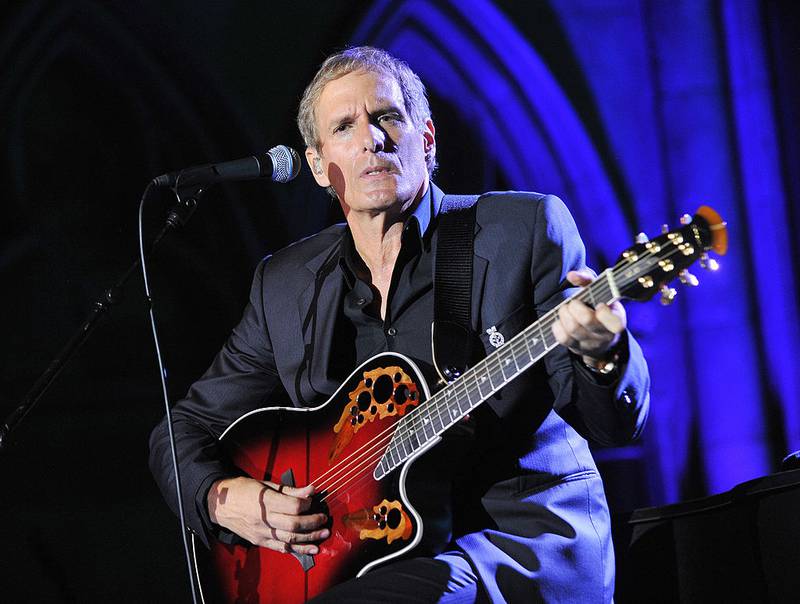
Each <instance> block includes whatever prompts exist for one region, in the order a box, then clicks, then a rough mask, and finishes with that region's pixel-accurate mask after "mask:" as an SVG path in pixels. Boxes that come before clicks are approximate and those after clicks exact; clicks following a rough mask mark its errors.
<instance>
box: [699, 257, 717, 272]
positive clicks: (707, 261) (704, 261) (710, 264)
mask: <svg viewBox="0 0 800 604" xmlns="http://www.w3.org/2000/svg"><path fill="white" fill-rule="evenodd" d="M700 266H702V267H703V268H704V269H706V270H707V271H716V270H719V262H717V261H716V260H714V258H709V257H708V254H702V255H701V256H700Z"/></svg>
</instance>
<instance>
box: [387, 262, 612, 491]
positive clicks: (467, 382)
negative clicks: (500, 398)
mask: <svg viewBox="0 0 800 604" xmlns="http://www.w3.org/2000/svg"><path fill="white" fill-rule="evenodd" d="M572 299H576V300H580V301H581V302H584V303H585V304H587V305H589V306H592V307H595V306H597V305H598V304H600V303H604V304H611V303H612V302H614V301H616V300H619V299H620V295H619V290H618V289H617V284H616V282H615V279H614V275H613V272H612V269H608V270H606V271H604V272H603V273H602V274H601V275H600V277H599V278H598V279H596V280H595V281H593V282H592V283H591V284H590V285H589V286H587V287H585V288H583V289H581V290H580V291H579V292H578V293H576V294H575V295H574V296H571V297H570V298H569V299H567V300H564V301H563V302H561V304H559V305H558V306H556V307H555V308H553V309H552V310H550V311H549V312H547V313H546V314H545V315H544V316H542V317H541V318H540V319H539V320H538V321H536V322H535V323H533V324H531V325H529V326H528V327H527V328H525V329H523V330H522V331H521V332H520V333H519V334H517V335H516V336H515V337H514V338H512V339H511V340H509V341H508V342H506V343H505V344H503V345H502V346H501V347H500V348H498V349H497V350H496V351H494V352H493V353H492V354H490V355H489V356H487V357H486V358H485V359H483V360H482V361H480V362H479V363H476V364H475V366H474V367H471V368H470V369H469V370H467V371H465V372H464V374H463V375H462V376H460V377H459V378H458V379H457V380H455V381H454V382H452V383H451V384H449V385H448V386H446V387H445V388H443V389H442V390H440V391H439V392H437V393H436V394H435V395H434V396H432V397H431V398H430V399H428V401H427V402H426V403H425V404H424V405H421V406H420V407H419V408H418V409H417V410H416V411H415V412H414V413H411V414H410V415H408V416H407V417H405V418H403V420H402V421H401V422H400V423H399V424H398V426H397V428H396V430H395V433H394V436H393V437H392V441H391V442H390V443H389V446H388V447H387V448H386V451H385V453H384V454H383V457H382V458H381V461H380V462H379V463H378V465H377V466H376V468H375V472H374V476H375V478H376V479H377V480H380V479H381V478H383V477H384V476H385V475H386V474H388V473H389V472H391V471H392V470H393V469H395V468H396V467H398V466H400V465H402V464H403V463H404V462H405V461H406V460H407V459H408V458H409V457H411V456H412V455H414V453H416V452H417V451H419V450H420V449H422V448H423V447H425V446H426V445H427V444H428V443H430V442H431V441H434V440H436V439H437V438H438V437H439V436H440V435H441V434H442V433H443V432H444V431H445V430H447V429H448V428H450V427H451V426H453V425H454V424H456V423H457V422H458V421H459V420H461V419H462V418H463V417H464V416H466V415H467V414H468V413H470V412H471V411H472V410H473V409H475V408H476V407H477V406H478V405H480V404H481V403H482V402H483V401H485V400H486V399H487V398H489V397H490V396H492V395H493V394H494V393H495V392H497V391H498V390H500V389H501V388H502V387H503V386H505V385H506V384H508V383H509V382H511V381H512V380H514V379H516V377H517V376H519V375H520V374H521V373H522V372H523V371H525V370H526V369H528V368H529V367H531V366H532V365H533V364H535V363H537V362H538V361H539V360H540V359H541V358H542V357H544V355H546V354H547V353H548V352H550V351H551V350H552V349H553V348H555V347H556V345H557V344H558V342H557V341H556V339H555V336H553V329H552V328H553V323H555V321H556V319H557V317H558V310H559V308H561V306H562V305H564V304H566V303H567V302H568V301H569V300H572Z"/></svg>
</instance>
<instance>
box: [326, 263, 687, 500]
mask: <svg viewBox="0 0 800 604" xmlns="http://www.w3.org/2000/svg"><path fill="white" fill-rule="evenodd" d="M659 251H660V250H659ZM679 251H680V250H675V251H673V252H672V253H671V254H668V255H667V257H669V256H671V255H673V254H674V253H678V252H679ZM655 253H657V252H645V253H644V254H642V258H641V259H644V258H645V257H647V256H648V255H652V254H655ZM637 260H638V259H637ZM620 264H621V265H623V267H629V266H631V265H630V263H629V262H627V261H622V262H620V263H619V264H618V265H617V266H615V267H614V268H613V269H612V273H613V272H619V270H618V267H619V265H620ZM601 277H602V276H601ZM628 281H629V282H632V281H633V279H629V280H628ZM597 282H600V283H603V288H605V289H606V291H607V293H611V292H610V291H608V284H607V283H605V282H603V281H600V279H598V280H597V281H596V283H597ZM584 293H588V294H592V293H598V294H599V293H602V291H598V292H592V291H591V290H589V288H587V289H584V290H581V292H579V293H578V294H576V295H575V296H572V297H570V298H569V299H567V300H565V301H564V302H562V303H561V304H563V303H565V302H567V301H569V300H571V299H572V298H576V297H579V296H581V294H584ZM583 297H584V298H585V297H588V296H586V295H584V296H583ZM561 304H559V306H558V307H556V308H554V309H553V310H551V311H550V312H548V313H546V314H545V315H544V316H543V317H542V319H541V320H540V321H538V322H537V323H538V326H539V328H540V329H541V328H542V327H543V326H545V325H544V323H545V322H546V321H545V319H548V318H552V317H548V315H551V314H554V312H553V311H555V310H557V309H558V308H559V307H560V306H561ZM531 327H533V326H531ZM528 331H530V330H529V329H526V330H525V331H524V332H522V333H524V335H525V336H528V335H529V334H528V333H527V332H528ZM520 335H521V334H520ZM525 339H526V340H527V337H526V338H525ZM520 341H521V340H520ZM525 344H526V348H527V349H528V356H529V358H530V356H531V355H530V350H529V348H530V347H529V345H528V343H527V341H526V342H525ZM552 346H553V347H554V346H555V344H553V345H552ZM506 356H509V355H508V354H507V355H506ZM511 356H512V357H513V355H511ZM488 360H489V361H491V362H487V363H486V364H485V365H486V366H485V368H483V370H484V372H486V373H488V375H489V382H490V385H491V392H494V391H497V390H499V389H501V388H502V387H503V386H505V385H506V383H507V382H509V381H511V380H510V379H509V378H507V377H506V376H505V375H504V373H503V367H502V365H501V364H500V356H499V355H492V356H491V357H490V358H489V359H488ZM506 360H507V361H508V359H506ZM514 360H515V363H516V364H517V366H518V363H517V357H514ZM537 360H538V359H537ZM531 364H533V362H532V361H530V362H528V363H524V365H526V366H525V367H524V369H527V366H529V365H531ZM498 369H499V376H502V379H499V380H498V383H499V385H498V386H496V387H495V386H494V383H493V380H492V378H493V377H494V378H498V377H499V376H498V371H497V370H498ZM524 369H523V370H520V371H518V373H519V372H521V371H524ZM467 377H468V376H467V375H466V374H465V375H464V376H463V378H467ZM472 377H473V378H475V376H472ZM513 378H516V375H514V376H513ZM513 378H512V379H513ZM462 381H464V380H459V382H462ZM473 381H474V383H475V384H474V387H473V388H474V390H475V391H477V393H478V395H479V397H480V399H481V402H482V401H483V400H485V398H488V397H489V396H491V393H490V394H489V395H486V396H484V395H483V393H482V392H481V390H480V385H481V382H479V381H478V380H477V379H473ZM484 381H485V380H484ZM454 385H455V384H454ZM464 389H465V390H467V393H468V392H469V390H468V389H467V388H466V386H465V387H464ZM447 390H448V391H449V390H450V389H447ZM435 398H437V397H432V398H431V399H429V401H428V402H429V403H434V405H433V406H438V405H436V404H435V403H436V401H435ZM438 398H441V397H438ZM450 398H452V396H451V397H450ZM468 398H469V397H468ZM439 402H441V401H439ZM474 406H477V405H474ZM420 410H422V408H420ZM426 410H428V411H429V410H430V409H429V408H427V406H426ZM437 411H438V413H439V415H440V423H442V424H443V427H442V429H441V430H437V431H444V430H445V429H446V428H447V427H449V426H445V425H444V424H445V422H443V421H442V419H441V409H440V408H438V409H437ZM459 411H461V415H460V416H459V419H460V417H461V416H463V413H464V411H463V409H461V407H460V405H459ZM419 415H420V414H419V413H412V414H410V415H409V416H406V418H405V419H404V420H401V421H400V422H398V423H397V424H396V425H393V426H391V427H389V428H387V429H386V430H384V431H383V433H382V434H380V435H378V436H377V437H375V438H374V439H373V441H374V442H373V446H371V447H370V449H372V450H373V452H374V449H375V447H376V446H382V445H383V443H384V442H385V441H386V438H387V437H388V436H389V434H388V433H389V432H391V431H392V429H394V432H393V434H392V436H394V437H397V438H396V440H397V442H398V445H400V446H403V449H404V453H403V454H401V455H400V458H401V461H400V462H398V463H395V464H394V466H393V467H392V468H391V469H394V467H397V466H398V465H400V464H401V463H402V462H403V461H405V459H407V457H408V456H410V454H409V453H407V452H405V444H406V443H411V439H410V438H408V436H407V434H400V433H401V432H402V430H401V429H402V428H403V426H407V425H408V424H413V423H418V421H417V420H419V417H418V416H419ZM448 415H449V417H450V420H451V423H453V421H454V418H453V417H452V413H448ZM455 421H458V420H457V419H455ZM405 432H406V433H408V434H414V435H415V434H416V431H415V430H414V429H408V430H405ZM423 433H424V429H423ZM398 435H399V436H398ZM378 438H380V440H376V439H378ZM390 440H391V439H390ZM426 443H427V441H426ZM419 444H420V443H419V439H418V438H417V447H418V446H419ZM363 448H364V447H363V446H362V449H363ZM395 448H399V447H395ZM411 450H412V453H413V451H414V446H413V444H412V446H411ZM381 455H382V454H381ZM349 457H353V456H352V455H351V456H349ZM379 458H380V456H375V455H372V454H370V455H366V456H364V455H362V459H361V460H360V463H358V465H357V466H356V470H357V469H359V468H360V467H361V466H363V465H364V463H371V462H372V461H374V460H377V459H379ZM348 459H349V458H348ZM343 461H344V460H343ZM391 469H390V470H388V471H391ZM353 471H354V470H353V468H352V466H351V468H350V472H348V473H349V474H353ZM345 478H346V479H345V480H344V482H341V483H339V485H336V488H335V489H334V490H338V489H340V488H341V487H342V486H344V485H346V484H348V483H351V482H352V480H353V479H352V478H347V475H345ZM317 481H319V479H317ZM334 484H335V483H332V484H331V485H330V487H329V488H332V487H334ZM332 492H333V491H331V492H329V494H332Z"/></svg>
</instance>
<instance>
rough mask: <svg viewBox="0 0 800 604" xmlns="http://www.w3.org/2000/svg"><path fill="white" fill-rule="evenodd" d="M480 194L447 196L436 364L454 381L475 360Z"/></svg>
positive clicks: (437, 285) (437, 273) (436, 301)
mask: <svg viewBox="0 0 800 604" xmlns="http://www.w3.org/2000/svg"><path fill="white" fill-rule="evenodd" d="M478 198H479V196H478V195H445V196H444V199H442V207H441V209H440V212H439V229H438V239H437V248H436V261H435V265H434V273H433V274H434V277H433V336H432V340H433V342H432V344H433V364H434V365H435V366H436V369H437V371H438V372H439V374H440V375H441V376H442V378H444V379H445V380H446V381H448V382H450V381H452V380H454V379H455V378H457V377H458V376H459V375H461V374H462V373H463V372H464V370H465V369H466V368H467V367H468V366H469V364H470V363H471V361H472V358H473V350H474V342H475V335H474V333H473V331H472V316H471V308H472V252H473V240H474V236H475V212H476V208H477V205H478V204H477V201H478Z"/></svg>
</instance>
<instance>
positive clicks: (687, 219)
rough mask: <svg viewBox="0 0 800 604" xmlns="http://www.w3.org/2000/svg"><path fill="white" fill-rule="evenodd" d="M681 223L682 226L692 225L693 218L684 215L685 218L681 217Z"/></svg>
mask: <svg viewBox="0 0 800 604" xmlns="http://www.w3.org/2000/svg"><path fill="white" fill-rule="evenodd" d="M680 221H681V224H691V223H692V217H691V216H689V214H684V215H683V216H681V218H680Z"/></svg>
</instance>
